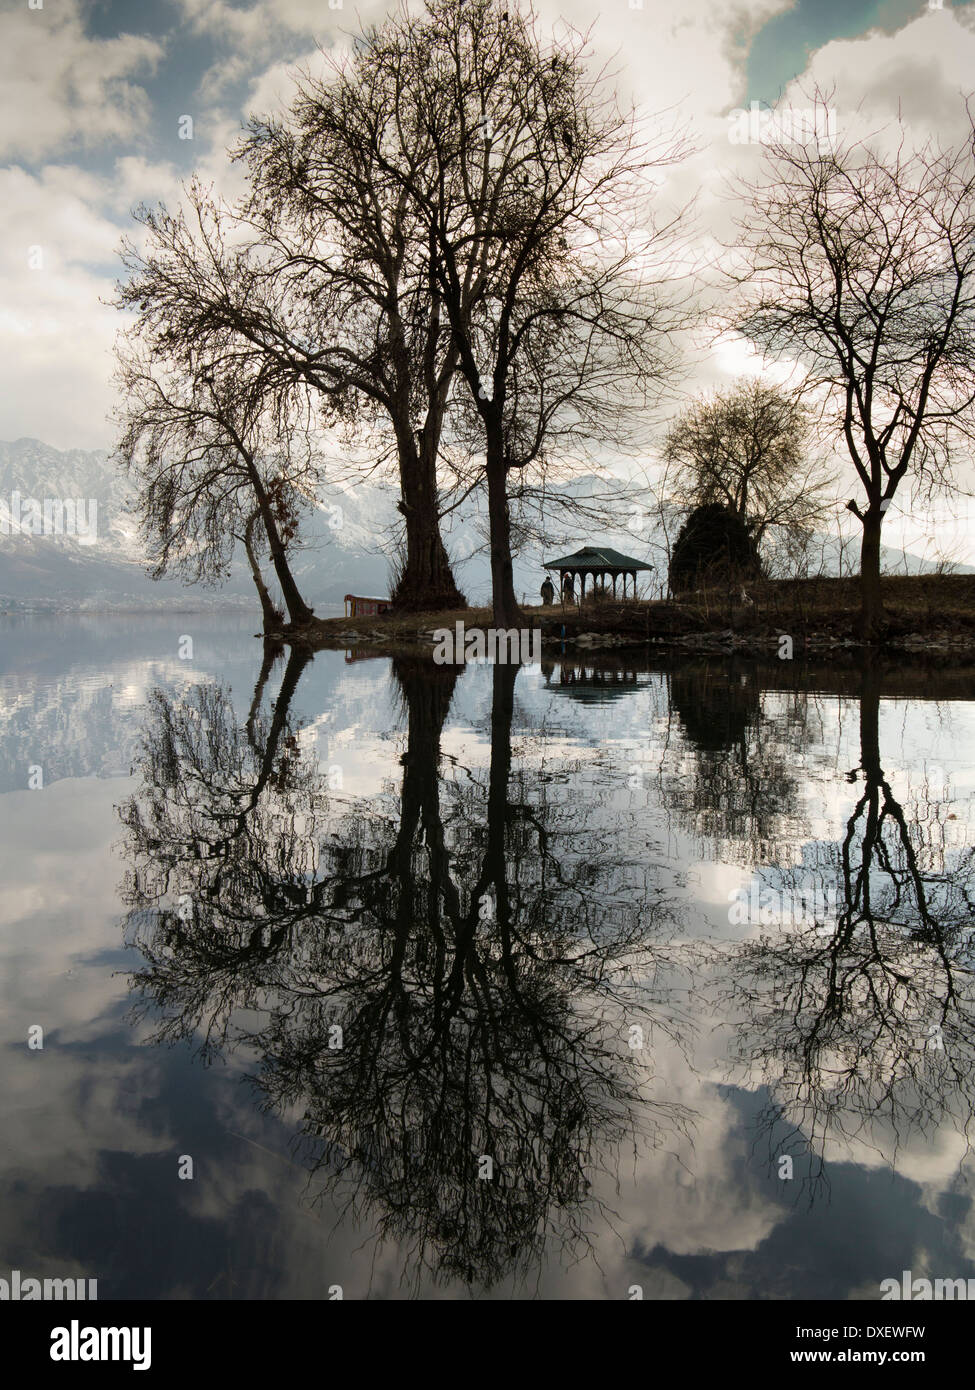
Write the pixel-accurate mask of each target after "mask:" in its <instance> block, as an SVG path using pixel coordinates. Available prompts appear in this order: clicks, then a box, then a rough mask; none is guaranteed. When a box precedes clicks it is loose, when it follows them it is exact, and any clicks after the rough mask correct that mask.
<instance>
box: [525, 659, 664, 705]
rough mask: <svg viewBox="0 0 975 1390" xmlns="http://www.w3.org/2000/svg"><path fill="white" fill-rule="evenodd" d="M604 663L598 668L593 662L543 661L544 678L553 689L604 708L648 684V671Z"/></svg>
mask: <svg viewBox="0 0 975 1390" xmlns="http://www.w3.org/2000/svg"><path fill="white" fill-rule="evenodd" d="M604 661H605V658H603V659H602V660H601V661H600V663H599V664H595V662H594V659H591V658H590V659H587V658H584V657H582V656H577V657H566V656H563V657H560V658H559V660H558V661H551V660H548V661H543V662H542V676H543V678H544V680H545V684H546V686H548V687H549V688H550V689H558V690H560V691H563V692H564V693H565V694H566V695H570V696H571V697H572V698H573V699H574V700H581V701H582V702H583V703H584V704H590V703H591V704H603V703H604V702H605V701H607V700H618V699H620V698H621V697H622V696H624V695H632V694H633V692H634V691H635V690H636V689H637V687H638V686H639V685H641V684H643V683H644V682H645V681H646V680H647V673H646V671H634V670H629V669H627V668H626V667H623V666H616V665H606V664H603V662H604ZM641 676H642V677H643V681H641V679H640V677H641Z"/></svg>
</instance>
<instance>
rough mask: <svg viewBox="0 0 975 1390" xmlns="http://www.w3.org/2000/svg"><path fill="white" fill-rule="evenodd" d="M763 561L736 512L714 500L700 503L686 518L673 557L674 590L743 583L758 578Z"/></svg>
mask: <svg viewBox="0 0 975 1390" xmlns="http://www.w3.org/2000/svg"><path fill="white" fill-rule="evenodd" d="M761 574H762V562H761V560H760V559H759V555H758V547H757V546H756V544H755V541H754V540H753V538H752V536H751V535H750V533H749V531H748V528H747V526H746V525H745V523H744V522H743V521H742V520H741V518H740V517H739V516H738V514H737V513H736V512H733V511H730V510H729V508H727V507H722V506H720V505H719V504H718V503H711V504H709V505H708V506H706V507H697V508H696V509H695V510H694V511H693V512H691V514H690V516H689V517H688V518H687V520H686V521H685V522H684V525H683V526H682V527H681V529H680V534H679V535H678V537H677V540H676V542H675V544H674V549H673V552H672V554H671V557H670V569H669V571H668V577H669V580H670V589H671V592H672V593H675V594H679V593H686V592H687V591H688V590H689V589H700V588H704V587H713V586H714V585H716V584H721V585H724V584H740V583H742V582H743V581H744V580H746V579H758V578H760V577H761Z"/></svg>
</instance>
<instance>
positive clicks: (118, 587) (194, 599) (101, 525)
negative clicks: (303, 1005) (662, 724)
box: [0, 439, 970, 616]
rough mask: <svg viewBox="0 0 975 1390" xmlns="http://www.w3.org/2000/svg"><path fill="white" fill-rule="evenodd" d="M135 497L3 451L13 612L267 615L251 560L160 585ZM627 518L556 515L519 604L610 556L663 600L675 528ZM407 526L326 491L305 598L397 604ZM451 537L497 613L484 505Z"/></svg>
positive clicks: (73, 453) (827, 555) (56, 455)
mask: <svg viewBox="0 0 975 1390" xmlns="http://www.w3.org/2000/svg"><path fill="white" fill-rule="evenodd" d="M604 489H605V482H604V481H601V480H598V479H595V478H586V477H582V478H575V479H573V480H572V481H569V482H565V483H563V484H561V485H558V484H556V485H555V487H554V489H553V491H558V492H560V493H561V495H562V497H563V499H565V498H568V499H570V500H572V499H578V498H584V497H587V496H589V495H591V494H593V493H594V492H595V493H600V492H602V491H604ZM128 498H129V488H128V484H127V482H126V480H125V478H124V476H123V474H122V473H121V472H120V470H119V468H118V466H117V465H116V464H115V463H114V462H113V461H112V459H111V458H110V457H109V455H107V454H106V453H105V452H104V451H89V450H84V449H67V450H59V449H54V448H52V447H51V446H50V445H48V444H44V443H42V442H41V441H40V440H38V439H18V440H15V441H13V442H0V610H2V611H7V612H10V611H15V612H16V611H31V610H38V609H41V610H65V609H82V610H87V611H102V612H104V611H119V610H133V609H134V610H138V609H148V608H152V609H159V608H161V609H163V610H166V609H170V610H189V609H207V608H213V607H224V606H231V607H235V608H240V609H244V610H249V609H254V610H256V596H255V594H254V586H253V582H252V580H251V576H250V572H249V570H248V567H247V565H246V562H245V560H244V557H243V555H242V554H241V555H238V557H237V558H236V560H235V562H234V564H233V566H232V570H231V575H230V577H229V579H228V580H227V581H226V582H225V583H224V584H223V585H221V586H220V587H219V588H210V587H204V586H202V585H193V586H189V585H186V584H184V583H182V582H181V581H179V580H177V579H162V580H158V581H153V580H151V579H150V578H149V576H148V575H147V574H146V570H145V559H144V555H143V552H142V548H141V544H140V539H139V532H138V525H137V522H136V518H135V517H134V515H133V514H132V512H131V510H130V509H129V506H128ZM618 511H619V523H618V524H617V525H615V526H609V527H602V528H600V529H599V532H598V535H593V534H592V529H593V527H592V522H591V521H589V520H587V519H586V517H587V513H586V511H585V509H582V510H580V511H579V512H578V517H579V520H578V525H576V523H575V518H574V516H573V513H572V510H571V508H568V509H566V508H564V507H563V508H557V509H552V510H550V512H549V514H548V516H547V518H546V523H545V527H544V533H545V536H546V544H545V545H544V546H542V545H540V544H539V543H538V542H537V541H527V542H526V543H524V544H523V545H521V546H520V547H519V548H518V550H517V553H516V554H515V557H514V574H515V589H516V592H517V594H518V596H519V598H521V597H524V598H525V599H527V601H528V602H533V601H536V600H537V596H538V590H539V586H540V584H541V582H542V579H543V578H544V574H545V571H544V570H543V568H542V565H543V562H544V561H545V560H551V559H555V558H557V557H558V556H559V555H562V554H565V553H567V552H571V551H574V550H577V549H578V548H579V547H580V546H583V545H591V544H597V543H600V544H603V545H608V546H612V547H613V548H614V549H616V550H620V551H623V552H624V553H625V554H628V555H633V556H635V557H636V558H637V559H640V560H643V561H645V562H646V563H649V564H651V565H653V566H654V572H653V573H648V574H644V575H643V583H642V586H641V592H643V593H644V594H647V595H656V594H659V593H660V592H661V591H662V588H663V586H664V583H665V578H666V568H667V554H668V550H667V544H666V536H665V534H664V527H663V526H662V525H661V523H660V520H659V518H657V517H655V515H654V514H653V513H652V511H649V510H648V512H647V513H645V514H641V513H640V510H639V508H638V507H636V506H634V505H633V504H632V502H631V501H629V500H626V501H624V500H622V499H621V501H620V504H619V509H618ZM396 522H397V511H396V497H395V493H394V491H393V489H392V488H391V487H388V486H387V487H382V486H376V485H375V484H361V485H359V486H357V487H354V488H342V489H338V488H332V489H325V490H324V491H323V493H322V496H321V499H320V502H319V505H318V507H317V508H316V509H315V511H313V512H311V513H310V514H308V515H307V516H306V517H305V518H303V521H302V539H303V544H302V547H301V549H300V550H298V551H297V552H296V553H295V554H294V556H293V559H292V565H293V568H294V571H295V574H296V577H297V579H298V582H299V585H300V588H301V590H302V593H303V594H304V595H305V597H306V598H307V600H308V602H309V603H311V605H312V606H313V607H314V609H315V610H316V612H318V613H319V614H320V615H322V616H327V615H328V614H329V613H330V612H331V613H334V612H340V611H341V605H342V598H343V595H344V594H346V593H358V594H376V595H381V594H385V593H387V592H388V588H389V560H388V554H389V552H390V550H391V549H392V541H393V537H394V535H395V533H396ZM678 524H679V518H677V517H676V516H671V517H669V518H668V521H667V526H666V530H667V531H668V532H669V533H670V535H671V537H673V535H675V534H676V530H677V526H678ZM59 528H60V529H59ZM444 538H445V541H446V543H447V547H448V550H449V552H450V554H451V556H452V559H453V562H454V567H455V573H456V575H457V579H458V582H459V584H460V586H461V588H462V589H463V591H464V592H465V593H466V594H467V596H468V598H469V599H470V600H471V601H472V602H479V601H487V599H488V597H489V595H490V589H491V580H490V565H489V561H488V554H487V540H486V530H485V525H484V516H483V508H482V509H481V510H480V511H479V510H478V505H477V502H476V501H475V500H471V501H470V502H469V503H468V505H467V506H466V507H465V508H464V509H462V510H459V511H458V512H455V513H452V514H451V515H450V517H449V519H448V520H447V522H446V523H445V526H444ZM813 553H814V554H815V555H816V560H817V568H820V567H821V571H822V572H823V573H826V574H837V573H839V572H840V570H841V568H842V571H843V572H844V573H855V571H856V566H857V557H856V542H855V540H851V541H850V542H849V543H847V544H846V546H845V548H844V553H843V554H842V555H841V551H840V546H839V543H838V542H837V540H835V539H829V538H825V537H824V538H822V543H821V544H817V545H815V546H814V547H813ZM884 568H885V569H886V570H888V571H889V572H892V573H904V572H905V571H906V572H907V573H912V574H917V573H923V572H925V571H926V570H930V569H933V568H934V565H933V564H932V563H930V562H928V561H926V560H925V559H923V558H921V557H918V556H916V555H910V554H905V553H904V552H903V551H900V550H893V549H887V550H885V552H884ZM959 568H960V569H965V570H968V569H970V567H968V566H959ZM268 578H269V581H270V579H271V576H270V575H269V576H268ZM271 587H272V589H273V587H274V586H273V584H272V585H271Z"/></svg>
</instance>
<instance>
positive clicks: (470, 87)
mask: <svg viewBox="0 0 975 1390" xmlns="http://www.w3.org/2000/svg"><path fill="white" fill-rule="evenodd" d="M362 52H363V55H364V57H363V62H368V64H369V65H370V68H371V69H372V68H374V69H375V70H376V71H377V72H380V73H381V74H383V81H384V82H385V89H386V90H387V91H388V92H389V93H390V95H391V97H395V99H396V101H397V103H398V109H397V111H396V116H395V134H396V141H395V142H393V143H392V147H390V148H387V149H385V150H384V152H383V160H384V165H385V168H386V170H387V172H388V173H390V174H391V175H392V176H393V177H395V178H396V179H397V180H398V181H399V184H400V186H401V188H402V190H403V192H404V195H405V196H407V197H408V199H409V201H410V205H411V207H412V208H413V209H414V212H415V213H416V215H417V216H418V217H419V219H420V221H421V222H422V225H423V226H424V229H425V232H426V236H427V239H428V242H429V252H430V264H431V266H432V268H433V271H434V274H435V283H436V287H437V291H438V293H439V296H440V299H441V302H442V305H443V312H444V315H445V317H446V320H447V322H448V323H449V326H450V331H451V335H452V344H453V346H454V349H455V350H456V353H457V367H456V370H457V372H458V374H459V376H460V377H461V378H462V380H463V382H464V385H465V388H466V392H465V394H466V407H465V406H460V402H458V405H459V406H460V408H461V409H464V408H466V409H467V410H469V411H471V410H472V411H473V412H474V414H475V416H476V419H477V421H478V424H479V433H480V440H481V448H482V450H483V461H484V476H485V481H486V486H487V496H488V514H489V522H490V532H491V574H492V587H493V604H494V618H495V622H496V623H498V625H499V626H510V625H513V624H516V623H517V622H518V620H519V618H520V612H519V609H518V604H517V601H516V598H515V593H514V585H513V576H512V564H511V518H510V515H509V504H508V494H509V479H510V478H511V477H512V475H514V477H515V478H519V477H521V476H522V475H524V473H525V471H526V470H528V469H529V468H530V467H533V466H536V465H539V464H541V463H543V462H544V461H545V460H546V459H551V458H552V457H555V456H557V455H558V454H563V455H565V454H570V453H572V452H573V451H575V450H578V449H580V448H584V447H586V446H587V445H591V444H592V443H593V442H594V441H596V440H598V441H599V442H600V443H604V442H605V440H606V439H607V438H610V439H614V440H618V439H620V438H621V437H622V435H623V433H624V431H625V427H626V424H627V422H630V421H633V420H634V419H636V418H637V416H638V413H639V408H640V407H642V406H644V405H645V404H646V403H647V401H648V399H649V398H650V397H651V396H652V394H653V393H654V391H655V390H657V389H659V387H660V384H661V382H662V380H663V379H664V378H665V377H666V375H667V372H668V371H669V369H670V367H671V365H672V360H673V358H672V352H671V347H670V339H669V337H668V334H669V333H671V332H672V331H673V330H674V329H675V328H676V326H677V324H678V322H679V321H680V319H681V311H680V308H679V306H678V304H677V302H676V300H675V299H674V298H673V297H671V296H669V295H668V294H667V293H666V292H665V291H664V282H665V280H666V278H667V268H666V267H665V266H664V264H663V262H664V258H665V256H666V254H667V252H668V251H669V250H670V244H671V243H670V238H671V234H672V233H673V231H674V229H675V227H676V225H677V222H676V219H675V221H673V222H671V223H669V224H667V225H666V226H663V227H658V226H655V225H654V223H653V219H652V218H650V217H649V216H647V210H646V197H645V190H646V189H647V188H648V187H649V186H650V184H651V182H652V179H651V175H659V172H660V171H661V170H662V169H663V168H665V167H666V166H668V165H669V164H671V163H673V162H675V161H676V160H678V159H680V158H681V157H682V156H683V155H684V153H685V152H686V145H685V142H684V140H683V139H682V138H681V137H680V136H679V135H674V134H670V133H669V134H666V135H661V136H660V137H658V138H657V140H656V142H655V143H654V144H653V145H652V146H650V145H647V144H645V143H641V141H640V140H639V138H638V136H637V133H636V122H635V120H634V118H633V117H632V116H628V115H626V114H624V113H622V112H621V111H620V110H619V109H618V107H617V105H616V103H615V101H614V100H613V99H612V98H611V97H609V96H607V94H606V90H605V85H604V81H603V79H602V77H601V76H595V77H593V76H592V75H591V74H590V72H589V68H588V52H587V48H586V41H585V39H584V38H583V37H582V36H579V35H574V34H570V35H569V36H567V37H565V38H559V39H558V40H555V41H553V42H551V43H543V41H542V40H541V38H540V36H539V34H538V32H537V25H536V21H535V18H534V15H533V13H532V11H531V10H530V9H527V8H526V9H524V10H522V11H515V10H514V9H513V8H511V9H505V8H504V7H503V6H502V5H501V4H498V3H495V0H470V3H468V2H467V0H428V2H427V4H426V6H425V13H424V14H423V16H422V17H421V18H419V19H417V18H416V17H415V16H412V15H410V14H408V13H407V12H406V10H405V9H403V10H401V11H400V12H399V13H397V15H396V16H395V17H394V18H393V19H391V20H388V21H387V22H386V23H385V24H384V25H383V27H382V28H381V29H380V30H369V31H368V32H367V34H366V36H365V41H364V43H363V45H362ZM417 149H422V150H423V152H424V159H423V163H422V165H421V166H419V167H418V165H417V158H416V153H415V152H416V151H417ZM431 171H432V176H431ZM637 224H640V225H642V227H643V229H644V231H643V234H642V236H641V235H636V234H635V231H634V228H635V226H636V225H637Z"/></svg>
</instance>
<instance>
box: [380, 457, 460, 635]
mask: <svg viewBox="0 0 975 1390" xmlns="http://www.w3.org/2000/svg"><path fill="white" fill-rule="evenodd" d="M399 466H400V504H399V509H400V511H401V512H402V513H403V516H404V517H405V519H406V563H405V566H404V569H403V572H402V574H401V575H400V576H399V578H398V580H397V583H396V586H395V589H394V592H393V593H392V594H391V595H390V597H391V598H392V599H393V600H394V601H395V603H396V607H397V608H400V609H404V610H406V611H408V612H423V611H426V612H436V611H437V610H442V609H451V608H466V607H467V600H466V599H465V598H464V595H463V594H462V593H461V592H460V590H459V589H458V587H457V584H456V582H455V581H454V576H453V571H452V570H451V568H450V559H449V557H448V555H447V549H446V546H445V545H444V543H443V538H442V537H441V535H440V517H439V515H438V513H437V451H436V445H435V444H434V443H433V442H429V443H428V441H427V439H426V436H422V437H421V440H420V445H419V448H417V446H416V444H415V443H414V441H413V437H412V434H410V435H409V437H405V436H404V437H403V438H402V439H401V440H400V443H399Z"/></svg>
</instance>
